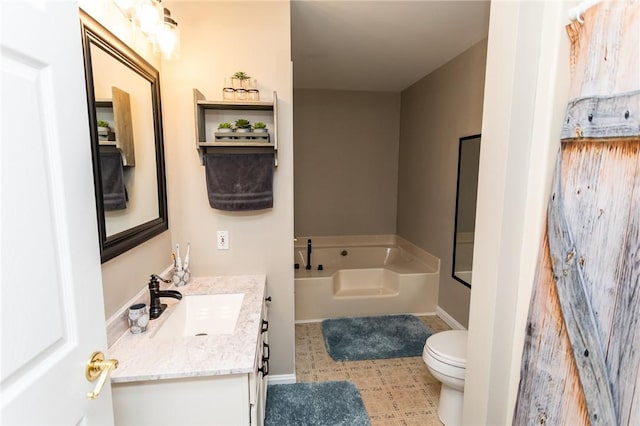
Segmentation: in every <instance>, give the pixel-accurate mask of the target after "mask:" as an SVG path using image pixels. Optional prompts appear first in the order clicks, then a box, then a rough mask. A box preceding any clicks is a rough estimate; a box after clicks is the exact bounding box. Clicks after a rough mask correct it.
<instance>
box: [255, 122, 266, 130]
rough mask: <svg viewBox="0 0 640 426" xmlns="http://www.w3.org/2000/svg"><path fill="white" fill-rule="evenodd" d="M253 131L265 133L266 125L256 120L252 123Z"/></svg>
mask: <svg viewBox="0 0 640 426" xmlns="http://www.w3.org/2000/svg"><path fill="white" fill-rule="evenodd" d="M253 131H254V132H256V133H267V125H266V124H264V123H263V122H262V121H256V122H255V123H253Z"/></svg>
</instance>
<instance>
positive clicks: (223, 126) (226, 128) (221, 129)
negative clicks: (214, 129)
mask: <svg viewBox="0 0 640 426" xmlns="http://www.w3.org/2000/svg"><path fill="white" fill-rule="evenodd" d="M231 132H233V126H232V125H231V123H228V122H224V123H220V124H218V133H231ZM225 139H231V138H229V137H225Z"/></svg>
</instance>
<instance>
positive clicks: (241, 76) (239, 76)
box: [233, 71, 250, 80]
mask: <svg viewBox="0 0 640 426" xmlns="http://www.w3.org/2000/svg"><path fill="white" fill-rule="evenodd" d="M233 78H237V79H238V80H246V79H248V78H250V77H249V76H248V75H247V73H245V72H242V71H238V72H237V73H235V74H234V75H233Z"/></svg>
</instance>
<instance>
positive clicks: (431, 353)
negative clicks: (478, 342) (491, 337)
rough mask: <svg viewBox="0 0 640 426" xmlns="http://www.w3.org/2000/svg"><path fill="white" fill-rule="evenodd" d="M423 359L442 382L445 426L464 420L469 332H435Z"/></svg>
mask: <svg viewBox="0 0 640 426" xmlns="http://www.w3.org/2000/svg"><path fill="white" fill-rule="evenodd" d="M422 359H423V360H424V362H425V364H427V368H428V369H429V372H430V373H431V375H432V376H433V377H435V378H436V379H438V380H439V381H440V382H442V388H441V389H440V403H439V405H438V417H439V418H440V421H441V422H442V423H444V424H445V426H456V425H460V424H461V423H462V401H463V398H464V375H465V370H466V366H467V331H466V330H449V331H443V332H441V333H436V334H433V335H431V336H430V337H429V338H428V339H427V342H426V343H425V345H424V351H423V352H422Z"/></svg>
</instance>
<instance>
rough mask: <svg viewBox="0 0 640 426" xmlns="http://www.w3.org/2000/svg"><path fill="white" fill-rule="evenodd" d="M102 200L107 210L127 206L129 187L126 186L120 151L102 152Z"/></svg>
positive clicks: (120, 208) (121, 208)
mask: <svg viewBox="0 0 640 426" xmlns="http://www.w3.org/2000/svg"><path fill="white" fill-rule="evenodd" d="M100 174H101V175H102V200H103V203H104V209H105V211H109V210H123V209H126V208H127V189H126V188H125V186H124V169H123V166H122V155H121V154H120V153H119V152H100Z"/></svg>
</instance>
